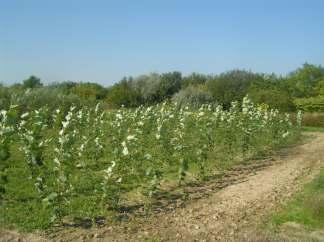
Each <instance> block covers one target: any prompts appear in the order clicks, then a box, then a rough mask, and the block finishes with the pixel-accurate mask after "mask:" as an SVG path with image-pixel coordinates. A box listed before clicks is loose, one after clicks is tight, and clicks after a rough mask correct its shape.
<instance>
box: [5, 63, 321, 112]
mask: <svg viewBox="0 0 324 242" xmlns="http://www.w3.org/2000/svg"><path fill="white" fill-rule="evenodd" d="M245 95H249V97H250V98H251V99H252V100H253V101H254V102H255V103H265V104H267V105H269V106H270V107H273V108H278V109H280V110H282V111H295V110H296V109H301V110H303V111H306V112H322V111H324V68H323V67H322V66H317V65H312V64H308V63H305V64H304V65H303V66H301V67H300V68H298V69H296V70H295V71H293V72H291V73H289V74H288V75H286V76H278V75H276V74H264V73H254V72H251V71H246V70H231V71H228V72H224V73H221V74H219V75H205V74H198V73H192V74H190V75H188V76H183V75H182V74H181V73H180V72H168V73H162V74H158V73H151V74H148V75H141V76H138V77H127V78H126V77H125V78H123V79H122V80H121V81H119V82H118V83H116V84H114V85H112V86H110V87H103V86H101V85H99V84H97V83H90V82H88V83H80V82H70V81H66V82H61V83H51V84H48V85H44V84H43V83H42V81H41V80H40V79H39V78H37V77H35V76H31V77H29V78H28V79H26V80H24V81H23V82H22V83H18V84H13V85H11V86H4V85H1V84H0V108H6V107H8V106H9V105H11V104H17V105H19V106H21V107H22V108H25V109H28V108H38V107H41V106H43V105H48V106H49V108H53V109H54V108H55V107H57V106H58V105H60V106H61V107H62V106H65V107H68V106H69V105H70V104H72V103H74V104H76V105H91V104H92V103H95V102H97V101H101V102H102V103H103V104H104V105H105V106H106V107H107V108H118V107H121V106H124V107H136V106H139V105H152V104H156V103H160V102H163V101H165V100H170V101H174V102H177V103H178V104H180V105H186V104H191V105H199V104H202V103H208V102H216V103H219V104H222V105H223V106H224V108H225V109H226V108H227V107H229V105H230V103H231V102H232V101H234V100H242V99H243V97H244V96H245Z"/></svg>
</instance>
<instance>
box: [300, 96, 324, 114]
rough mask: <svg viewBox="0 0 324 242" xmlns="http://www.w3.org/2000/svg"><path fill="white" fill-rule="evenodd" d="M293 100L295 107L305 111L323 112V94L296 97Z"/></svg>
mask: <svg viewBox="0 0 324 242" xmlns="http://www.w3.org/2000/svg"><path fill="white" fill-rule="evenodd" d="M294 102H295V105H296V107H297V109H300V110H303V111H306V112H324V96H315V97H309V98H297V99H295V100H294Z"/></svg>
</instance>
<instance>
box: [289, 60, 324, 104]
mask: <svg viewBox="0 0 324 242" xmlns="http://www.w3.org/2000/svg"><path fill="white" fill-rule="evenodd" d="M323 77H324V68H323V67H321V66H316V65H311V64H308V63H305V64H304V65H303V66H302V67H301V68H298V69H297V70H296V71H294V72H292V73H291V74H290V75H289V76H288V78H287V83H288V84H289V89H290V92H291V93H292V95H293V96H294V97H298V98H301V97H310V96H312V95H314V94H315V91H314V87H315V86H316V84H317V83H318V82H319V81H320V80H321V79H322V78H323Z"/></svg>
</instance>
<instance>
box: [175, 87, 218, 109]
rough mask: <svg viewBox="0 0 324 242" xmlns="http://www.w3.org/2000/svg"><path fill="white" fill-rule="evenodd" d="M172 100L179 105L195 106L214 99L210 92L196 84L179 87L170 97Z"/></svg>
mask: <svg viewBox="0 0 324 242" xmlns="http://www.w3.org/2000/svg"><path fill="white" fill-rule="evenodd" d="M172 100H173V101H174V102H176V103H177V104H178V105H180V106H185V105H191V106H196V107H197V106H200V105H201V104H207V103H212V102H213V101H214V99H213V97H212V96H211V95H210V93H209V92H208V91H206V90H204V87H198V86H196V87H194V86H188V87H186V88H185V89H181V90H180V91H179V92H178V93H176V94H175V95H174V96H173V97H172Z"/></svg>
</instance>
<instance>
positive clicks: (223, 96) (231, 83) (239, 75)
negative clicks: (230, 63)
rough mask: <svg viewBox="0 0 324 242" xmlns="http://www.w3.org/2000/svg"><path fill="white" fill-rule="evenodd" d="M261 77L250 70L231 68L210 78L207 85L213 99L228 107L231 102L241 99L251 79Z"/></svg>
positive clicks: (255, 79)
mask: <svg viewBox="0 0 324 242" xmlns="http://www.w3.org/2000/svg"><path fill="white" fill-rule="evenodd" d="M261 78H262V76H260V75H258V74H254V73H252V72H248V71H242V70H233V71H229V72H226V73H223V74H220V75H219V76H215V77H214V78H212V79H210V80H209V81H208V83H207V86H208V90H209V91H210V93H211V94H212V96H213V97H214V99H215V100H216V101H217V102H218V103H222V104H223V106H224V107H225V108H229V107H230V105H231V102H233V101H236V100H242V99H243V97H244V96H245V95H246V94H247V91H248V88H249V86H250V84H251V83H252V82H253V81H257V80H260V79H261Z"/></svg>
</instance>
